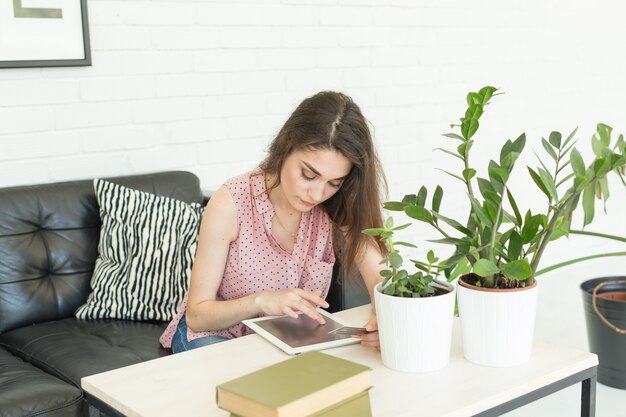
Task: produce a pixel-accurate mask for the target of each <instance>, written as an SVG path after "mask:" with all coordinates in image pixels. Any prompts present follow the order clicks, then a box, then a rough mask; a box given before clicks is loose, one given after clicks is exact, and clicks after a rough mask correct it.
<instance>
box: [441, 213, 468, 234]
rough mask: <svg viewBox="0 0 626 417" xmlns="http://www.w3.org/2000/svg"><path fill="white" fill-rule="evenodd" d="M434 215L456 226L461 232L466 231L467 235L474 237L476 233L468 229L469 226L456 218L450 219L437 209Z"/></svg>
mask: <svg viewBox="0 0 626 417" xmlns="http://www.w3.org/2000/svg"><path fill="white" fill-rule="evenodd" d="M432 214H433V217H435V218H437V219H440V220H443V221H444V223H446V224H448V225H449V226H452V227H453V228H455V229H456V230H458V231H459V232H461V233H464V234H465V235H467V236H469V237H472V236H473V235H474V234H473V233H472V231H471V230H470V229H468V228H467V227H465V226H463V225H462V224H461V223H459V222H457V221H456V220H454V219H450V218H448V217H446V216H444V215H443V214H440V213H437V212H435V211H433V213H432Z"/></svg>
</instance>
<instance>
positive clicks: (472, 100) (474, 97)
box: [467, 93, 483, 106]
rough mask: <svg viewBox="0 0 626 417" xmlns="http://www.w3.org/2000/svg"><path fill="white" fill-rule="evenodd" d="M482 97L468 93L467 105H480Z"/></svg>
mask: <svg viewBox="0 0 626 417" xmlns="http://www.w3.org/2000/svg"><path fill="white" fill-rule="evenodd" d="M482 103H483V96H482V95H480V94H479V93H468V94H467V105H468V106H471V105H473V104H482Z"/></svg>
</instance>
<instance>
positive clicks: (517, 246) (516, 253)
mask: <svg viewBox="0 0 626 417" xmlns="http://www.w3.org/2000/svg"><path fill="white" fill-rule="evenodd" d="M522 246H523V244H522V237H521V236H520V235H519V233H517V231H516V230H513V231H512V232H511V235H510V237H509V247H508V250H507V254H508V255H509V258H510V259H513V260H515V259H519V257H520V255H521V253H522Z"/></svg>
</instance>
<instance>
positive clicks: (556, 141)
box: [548, 132, 562, 149]
mask: <svg viewBox="0 0 626 417" xmlns="http://www.w3.org/2000/svg"><path fill="white" fill-rule="evenodd" d="M561 138H562V135H561V133H560V132H550V136H549V137H548V141H549V142H550V144H551V145H552V146H554V147H555V148H557V149H560V148H561Z"/></svg>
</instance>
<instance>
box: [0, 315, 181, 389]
mask: <svg viewBox="0 0 626 417" xmlns="http://www.w3.org/2000/svg"><path fill="white" fill-rule="evenodd" d="M165 324H166V323H160V322H159V323H148V322H136V321H124V320H114V319H103V320H78V319H74V318H68V319H63V320H59V321H53V322H46V323H40V324H36V325H33V326H27V327H22V328H19V329H15V330H11V331H9V332H7V333H4V334H2V335H0V347H4V348H5V349H7V350H9V351H11V352H12V353H14V354H15V355H17V356H20V357H21V358H24V360H26V361H28V362H30V363H32V364H33V365H35V366H37V367H39V368H41V369H43V370H44V371H46V372H48V373H50V374H52V375H55V376H57V377H59V378H61V379H63V380H66V381H68V382H71V383H72V384H74V385H75V386H76V387H80V379H81V378H82V377H84V376H88V375H92V374H97V373H100V372H105V371H109V370H111V369H115V368H120V367H123V366H127V365H133V364H135V363H139V362H143V361H146V360H150V359H155V358H158V357H161V356H166V355H168V354H169V353H170V352H169V350H167V349H163V348H162V347H161V346H160V345H159V343H158V339H159V336H160V335H161V333H163V329H164V328H165Z"/></svg>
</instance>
